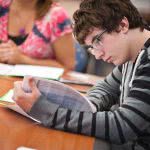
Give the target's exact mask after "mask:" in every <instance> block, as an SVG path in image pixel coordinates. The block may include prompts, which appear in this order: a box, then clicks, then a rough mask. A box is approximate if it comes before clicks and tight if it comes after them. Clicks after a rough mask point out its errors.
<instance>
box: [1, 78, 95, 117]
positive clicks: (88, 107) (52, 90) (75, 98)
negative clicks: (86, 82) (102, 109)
mask: <svg viewBox="0 0 150 150" xmlns="http://www.w3.org/2000/svg"><path fill="white" fill-rule="evenodd" d="M34 80H35V82H36V84H37V87H38V89H39V90H40V92H41V93H42V94H43V95H44V96H45V97H46V98H47V100H49V101H50V102H52V103H56V104H59V105H60V106H61V107H64V108H68V109H72V110H79V111H87V112H96V108H95V106H94V105H93V104H92V103H91V102H90V101H89V100H88V99H87V98H86V97H85V96H84V95H81V94H80V93H79V92H78V91H76V90H75V89H73V88H72V87H70V86H67V85H65V84H63V83H60V82H58V81H52V80H46V79H41V78H34ZM22 88H23V90H24V91H26V92H31V90H30V87H29V84H28V77H25V78H24V79H23V84H22ZM12 95H13V90H10V91H9V92H8V93H6V94H5V95H4V96H3V97H1V98H0V100H1V101H6V102H10V103H13V104H14V105H9V104H8V105H6V106H7V107H8V108H10V109H12V110H15V111H17V112H19V113H21V114H22V115H24V116H27V117H29V118H31V117H30V116H28V114H26V113H25V112H24V111H23V110H22V109H21V108H20V107H19V106H18V105H17V104H16V103H14V101H13V100H12ZM31 119H33V118H31Z"/></svg>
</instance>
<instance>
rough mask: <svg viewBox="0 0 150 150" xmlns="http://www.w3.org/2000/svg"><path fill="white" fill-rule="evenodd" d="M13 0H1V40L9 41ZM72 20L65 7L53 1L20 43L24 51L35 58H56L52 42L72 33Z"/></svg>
mask: <svg viewBox="0 0 150 150" xmlns="http://www.w3.org/2000/svg"><path fill="white" fill-rule="evenodd" d="M11 2H12V0H0V40H1V41H3V42H6V41H8V30H7V29H8V16H9V7H10V4H11ZM71 32H72V29H71V21H70V19H69V16H68V14H67V12H66V11H65V9H64V8H62V7H61V6H60V5H59V4H58V3H53V4H52V5H51V7H50V9H49V11H48V12H47V13H46V15H45V16H44V17H43V18H42V19H40V20H35V22H34V26H33V28H32V31H31V32H30V33H29V34H28V36H27V38H26V40H25V41H24V42H23V43H22V44H21V45H19V47H20V49H21V51H22V53H24V54H25V55H28V56H30V57H33V58H52V59H54V58H55V54H54V49H53V48H52V46H51V45H52V43H53V42H54V41H55V40H56V39H57V38H59V37H61V36H63V35H65V34H67V33H71Z"/></svg>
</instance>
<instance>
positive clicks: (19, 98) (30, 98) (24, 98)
mask: <svg viewBox="0 0 150 150" xmlns="http://www.w3.org/2000/svg"><path fill="white" fill-rule="evenodd" d="M28 82H29V86H30V88H31V93H26V92H24V91H23V89H22V81H17V82H15V83H14V95H13V100H14V101H16V103H17V104H18V105H19V106H20V107H21V108H22V109H23V110H24V111H25V112H29V111H30V110H31V108H32V106H33V104H34V103H35V102H36V101H37V99H38V98H39V97H40V95H41V93H40V91H39V90H38V88H37V86H36V84H35V81H34V79H33V78H32V77H31V78H29V79H28Z"/></svg>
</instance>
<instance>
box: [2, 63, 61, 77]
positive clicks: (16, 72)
mask: <svg viewBox="0 0 150 150" xmlns="http://www.w3.org/2000/svg"><path fill="white" fill-rule="evenodd" d="M63 72H64V69H63V68H56V67H46V66H33V65H7V64H0V75H8V76H26V75H31V76H35V77H41V78H47V79H59V77H61V76H62V74H63Z"/></svg>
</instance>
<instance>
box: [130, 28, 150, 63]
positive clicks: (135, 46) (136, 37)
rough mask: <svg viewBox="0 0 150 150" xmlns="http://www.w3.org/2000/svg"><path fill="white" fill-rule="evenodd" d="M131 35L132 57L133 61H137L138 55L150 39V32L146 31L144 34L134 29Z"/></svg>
mask: <svg viewBox="0 0 150 150" xmlns="http://www.w3.org/2000/svg"><path fill="white" fill-rule="evenodd" d="M131 32H132V33H131V34H132V35H130V39H129V40H130V48H131V49H130V56H131V58H130V59H131V61H135V59H136V58H137V55H138V54H139V52H140V51H141V49H142V48H143V46H144V44H145V42H146V40H147V39H148V38H150V31H148V30H145V29H144V31H143V32H142V31H140V29H134V30H132V31H131Z"/></svg>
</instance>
